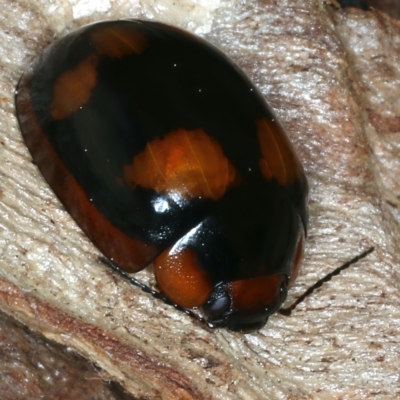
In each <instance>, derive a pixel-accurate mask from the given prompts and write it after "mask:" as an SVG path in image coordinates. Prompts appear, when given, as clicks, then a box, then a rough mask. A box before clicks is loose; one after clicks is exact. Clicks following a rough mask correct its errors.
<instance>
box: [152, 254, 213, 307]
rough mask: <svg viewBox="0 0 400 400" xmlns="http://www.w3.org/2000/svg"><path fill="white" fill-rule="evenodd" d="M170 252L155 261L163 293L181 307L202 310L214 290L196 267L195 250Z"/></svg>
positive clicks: (157, 278)
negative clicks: (199, 308)
mask: <svg viewBox="0 0 400 400" xmlns="http://www.w3.org/2000/svg"><path fill="white" fill-rule="evenodd" d="M174 247H175V246H174ZM171 250H172V248H169V249H167V250H165V251H164V252H163V253H161V255H160V256H158V257H157V259H156V261H155V268H154V274H155V276H156V280H157V284H158V286H159V288H160V291H161V292H162V293H163V294H164V295H165V296H166V297H168V298H169V299H170V300H171V301H173V302H174V303H176V304H178V305H180V306H181V307H185V308H192V307H201V306H202V305H203V304H204V303H205V302H206V301H207V299H208V298H209V296H210V293H211V291H212V289H213V284H212V282H211V280H210V279H209V278H208V276H207V274H206V273H205V272H203V271H202V270H201V269H200V268H199V267H198V266H197V264H196V260H197V254H196V253H195V252H194V251H193V250H190V249H188V248H183V249H182V248H178V250H176V249H175V250H173V251H171Z"/></svg>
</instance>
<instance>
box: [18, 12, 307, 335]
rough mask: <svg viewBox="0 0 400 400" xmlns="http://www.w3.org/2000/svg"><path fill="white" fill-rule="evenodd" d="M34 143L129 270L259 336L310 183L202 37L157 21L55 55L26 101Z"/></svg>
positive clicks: (26, 78) (248, 90)
mask: <svg viewBox="0 0 400 400" xmlns="http://www.w3.org/2000/svg"><path fill="white" fill-rule="evenodd" d="M16 108H17V116H18V120H19V123H20V127H21V130H22V133H23V137H24V139H25V142H26V144H27V146H28V148H29V150H30V152H31V154H32V157H33V159H34V160H35V162H36V164H37V165H38V167H39V169H40V170H41V172H42V174H43V176H44V177H45V179H46V180H47V182H48V183H49V185H50V186H51V188H52V189H53V190H54V192H55V193H56V195H57V196H58V197H59V199H60V200H61V202H62V203H63V205H64V206H65V208H66V209H67V210H68V212H69V213H70V214H71V215H72V217H73V218H74V219H75V221H76V222H77V223H78V225H79V226H80V227H81V228H82V229H83V231H84V232H85V233H86V234H87V235H88V237H89V238H90V239H91V240H92V241H93V243H94V244H95V245H96V246H97V247H98V248H99V249H100V251H101V252H102V253H103V254H104V255H105V256H106V257H107V258H108V259H109V260H112V262H113V263H115V264H116V265H117V266H118V267H119V268H120V269H122V270H124V271H127V272H136V271H139V270H141V269H143V268H145V267H146V266H147V265H148V264H149V263H151V262H154V264H155V275H156V280H157V284H158V287H159V289H160V291H161V293H162V294H163V295H164V296H165V297H166V298H168V299H169V300H170V301H171V302H173V303H176V304H178V305H179V306H181V307H184V308H192V307H201V308H202V310H203V312H204V314H205V315H206V317H207V320H208V322H209V324H210V325H211V326H214V327H225V326H226V327H228V328H229V329H231V330H235V331H250V330H254V329H258V328H260V327H262V326H264V324H265V323H266V322H267V320H268V317H269V316H270V315H271V314H272V313H274V312H275V311H277V310H278V309H279V308H280V306H281V304H282V303H283V301H284V300H285V298H286V293H287V288H288V287H289V286H290V284H291V283H293V281H294V279H295V278H296V275H297V272H298V270H299V266H300V260H301V256H302V252H303V242H304V238H305V233H306V227H307V219H308V217H307V206H306V201H307V193H308V187H307V181H306V178H305V175H304V172H303V168H302V166H301V165H300V162H299V160H298V158H297V156H296V154H295V152H294V150H293V148H292V146H291V144H290V142H289V140H288V139H287V137H286V135H285V133H284V131H283V129H282V127H281V125H280V123H279V122H278V121H277V119H276V117H275V115H274V113H273V112H272V110H271V109H270V107H269V106H268V105H267V103H266V102H265V100H264V98H263V96H262V95H261V94H260V92H259V91H258V90H257V89H256V88H255V87H254V86H253V84H252V83H251V82H250V80H249V79H248V78H247V77H246V76H245V75H244V74H243V72H242V71H241V70H240V69H239V68H238V67H237V66H236V65H235V64H234V63H233V62H232V61H231V60H230V59H229V58H227V57H226V56H225V55H224V54H223V53H221V52H220V51H219V50H217V49H216V48H215V47H213V46H212V45H210V44H208V43H207V42H205V41H204V40H202V39H200V38H198V37H195V36H193V35H191V34H189V33H187V32H184V31H182V30H180V29H177V28H174V27H170V26H167V25H164V24H161V23H156V22H145V21H133V20H131V21H109V22H101V23H97V24H93V25H89V26H86V27H83V28H81V29H79V30H78V31H76V32H73V33H71V34H69V35H67V36H66V37H64V38H62V39H61V40H59V41H57V42H56V43H54V44H53V45H51V46H50V47H49V48H47V49H46V50H45V52H44V53H43V55H42V56H41V57H40V58H38V59H37V60H36V61H35V62H34V63H33V65H32V66H30V67H29V69H28V70H27V71H26V73H25V74H24V75H23V76H22V78H21V80H20V82H19V84H18V89H17V95H16Z"/></svg>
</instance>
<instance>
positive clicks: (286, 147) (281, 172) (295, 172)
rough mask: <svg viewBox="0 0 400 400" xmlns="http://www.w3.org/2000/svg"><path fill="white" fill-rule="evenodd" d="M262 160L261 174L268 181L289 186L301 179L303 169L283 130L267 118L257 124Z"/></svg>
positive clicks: (260, 162)
mask: <svg viewBox="0 0 400 400" xmlns="http://www.w3.org/2000/svg"><path fill="white" fill-rule="evenodd" d="M256 125H257V136H258V141H259V143H260V149H261V154H262V158H261V159H260V161H259V166H260V170H261V173H262V174H263V176H264V178H265V179H266V180H267V181H271V180H273V179H275V180H276V181H277V182H278V183H279V184H280V185H283V186H288V185H291V184H293V183H294V182H295V181H296V180H298V179H301V176H302V174H303V168H302V166H301V164H300V162H299V160H298V159H297V156H296V154H295V152H294V149H293V147H292V145H291V143H290V141H289V139H288V138H287V137H286V135H285V134H284V132H283V130H282V128H281V127H280V126H279V125H278V124H277V123H276V122H271V121H269V120H268V119H266V118H263V119H260V120H258V121H257V122H256Z"/></svg>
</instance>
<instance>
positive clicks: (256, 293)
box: [202, 274, 288, 332]
mask: <svg viewBox="0 0 400 400" xmlns="http://www.w3.org/2000/svg"><path fill="white" fill-rule="evenodd" d="M287 281H288V279H287V277H286V275H284V274H276V275H270V276H263V277H258V278H252V279H244V280H240V281H235V282H222V283H220V284H218V285H216V286H215V288H214V290H213V292H212V293H211V296H210V297H209V299H208V300H207V302H206V303H205V304H204V306H203V307H202V308H203V311H204V313H205V314H206V316H207V318H208V323H209V325H210V326H211V327H213V328H217V327H227V328H228V329H230V330H232V331H242V332H250V331H254V330H257V329H260V328H262V327H263V326H264V325H265V324H266V323H267V321H268V318H269V316H270V315H272V314H273V313H275V312H276V311H277V310H278V309H279V308H280V307H281V305H282V303H283V302H284V301H285V299H286V296H287V283H288V282H287Z"/></svg>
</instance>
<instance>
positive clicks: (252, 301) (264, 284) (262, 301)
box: [228, 274, 286, 312]
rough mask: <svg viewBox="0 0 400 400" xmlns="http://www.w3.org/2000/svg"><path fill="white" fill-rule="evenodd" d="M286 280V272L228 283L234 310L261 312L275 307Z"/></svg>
mask: <svg viewBox="0 0 400 400" xmlns="http://www.w3.org/2000/svg"><path fill="white" fill-rule="evenodd" d="M285 280H286V276H285V275H284V274H276V275H270V276H261V277H258V278H251V279H243V280H240V281H235V282H232V283H231V284H229V285H228V292H229V293H230V295H231V299H232V307H233V309H234V310H251V311H253V312H259V311H262V310H264V309H265V308H266V307H268V306H270V307H273V306H275V305H276V304H277V302H278V301H279V300H280V289H281V285H282V283H283V282H284V281H285Z"/></svg>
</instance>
